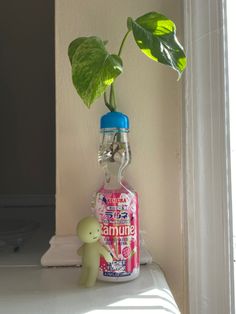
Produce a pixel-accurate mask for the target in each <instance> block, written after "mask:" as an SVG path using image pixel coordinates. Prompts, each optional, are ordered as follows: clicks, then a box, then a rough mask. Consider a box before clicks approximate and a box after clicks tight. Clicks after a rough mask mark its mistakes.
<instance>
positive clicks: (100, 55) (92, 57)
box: [72, 37, 123, 108]
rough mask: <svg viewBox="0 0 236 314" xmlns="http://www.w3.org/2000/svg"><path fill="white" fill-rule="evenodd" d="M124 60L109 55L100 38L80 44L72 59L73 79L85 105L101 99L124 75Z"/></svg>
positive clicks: (90, 38)
mask: <svg viewBox="0 0 236 314" xmlns="http://www.w3.org/2000/svg"><path fill="white" fill-rule="evenodd" d="M122 70H123V68H122V60H121V58H120V57H118V56H117V55H114V54H109V53H108V52H107V50H106V48H105V45H104V42H103V41H102V40H101V39H100V38H98V37H88V38H87V39H86V40H84V41H83V42H82V43H80V44H79V46H78V47H77V49H76V51H75V52H74V54H73V58H72V79H73V83H74V86H75V88H76V90H77V92H78V94H79V95H80V97H81V98H82V100H83V102H84V103H85V105H86V106H87V107H88V108H90V106H91V104H92V103H93V102H94V101H95V100H96V99H97V98H98V97H100V96H101V95H102V94H103V93H104V91H105V90H106V88H107V87H108V86H109V85H111V84H112V83H113V82H114V80H115V78H116V77H117V76H118V75H120V74H121V73H122Z"/></svg>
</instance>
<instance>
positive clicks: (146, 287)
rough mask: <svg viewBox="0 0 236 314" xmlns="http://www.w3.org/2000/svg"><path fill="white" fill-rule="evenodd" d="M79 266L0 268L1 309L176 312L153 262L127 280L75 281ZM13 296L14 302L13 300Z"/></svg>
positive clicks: (60, 313) (63, 313)
mask: <svg viewBox="0 0 236 314" xmlns="http://www.w3.org/2000/svg"><path fill="white" fill-rule="evenodd" d="M79 274H80V268H78V267H58V268H55V267H53V268H40V267H34V268H33V267H31V268H30V267H27V268H22V267H21V268H19V267H9V268H7V267H4V268H0V278H1V286H0V295H1V296H2V300H3V302H1V312H2V313H5V314H10V313H11V314H16V313H17V314H21V313H22V314H23V313H24V314H32V313H34V314H38V313H45V314H46V313H47V314H48V313H50V314H80V313H81V314H82V313H84V314H85V313H86V314H104V313H105V314H119V313H121V314H126V313H129V314H132V313H133V314H140V313H142V314H149V313H150V314H151V313H155V314H164V313H165V314H167V313H171V314H177V313H178V314H179V313H180V312H179V310H178V307H177V305H176V303H175V300H174V298H173V296H172V293H171V291H170V289H169V287H168V285H167V282H166V280H165V277H164V275H163V273H162V271H161V270H160V268H159V267H158V266H157V265H156V264H151V265H145V266H142V267H141V273H140V276H139V278H137V279H135V280H133V281H130V282H126V283H105V282H100V281H97V283H96V285H95V286H94V287H93V288H82V287H80V286H79V285H78V280H79ZM12 300H14V302H12Z"/></svg>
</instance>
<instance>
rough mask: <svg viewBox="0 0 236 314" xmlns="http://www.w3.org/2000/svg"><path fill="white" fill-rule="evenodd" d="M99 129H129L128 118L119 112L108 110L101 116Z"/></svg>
mask: <svg viewBox="0 0 236 314" xmlns="http://www.w3.org/2000/svg"><path fill="white" fill-rule="evenodd" d="M100 128H101V129H113V128H116V129H129V118H128V117H127V116H126V115H125V114H123V113H121V112H116V111H112V112H108V113H106V114H105V115H104V116H102V117H101V120H100Z"/></svg>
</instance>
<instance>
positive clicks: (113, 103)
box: [109, 83, 116, 111]
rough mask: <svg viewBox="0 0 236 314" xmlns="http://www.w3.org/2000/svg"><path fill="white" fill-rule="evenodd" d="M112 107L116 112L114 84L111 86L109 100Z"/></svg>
mask: <svg viewBox="0 0 236 314" xmlns="http://www.w3.org/2000/svg"><path fill="white" fill-rule="evenodd" d="M109 103H110V106H112V108H113V109H114V110H113V111H116V96H115V87H114V83H112V84H111V88H110V99H109Z"/></svg>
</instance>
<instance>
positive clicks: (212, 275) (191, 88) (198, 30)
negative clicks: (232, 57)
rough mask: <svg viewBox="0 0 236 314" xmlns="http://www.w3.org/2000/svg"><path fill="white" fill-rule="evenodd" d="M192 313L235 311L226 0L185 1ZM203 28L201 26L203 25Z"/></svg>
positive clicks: (186, 172)
mask: <svg viewBox="0 0 236 314" xmlns="http://www.w3.org/2000/svg"><path fill="white" fill-rule="evenodd" d="M183 9H184V33H185V47H186V53H187V57H188V66H187V69H186V73H185V79H184V107H183V116H182V139H183V145H182V147H183V151H182V156H183V157H182V158H183V159H182V162H183V184H182V189H183V193H182V195H183V208H184V214H183V217H184V218H183V225H184V238H185V248H186V250H185V251H186V254H185V256H186V261H185V262H186V284H187V289H186V294H187V298H186V300H187V301H186V303H187V305H186V306H187V308H188V310H187V313H191V314H199V313H201V314H211V313H229V314H233V313H235V309H234V269H233V268H234V265H233V232H232V205H231V178H230V142H229V140H230V139H229V101H228V81H227V80H228V75H227V74H228V71H227V27H226V0H184V7H183ZM199 22H200V23H199Z"/></svg>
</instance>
